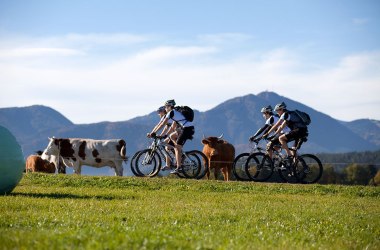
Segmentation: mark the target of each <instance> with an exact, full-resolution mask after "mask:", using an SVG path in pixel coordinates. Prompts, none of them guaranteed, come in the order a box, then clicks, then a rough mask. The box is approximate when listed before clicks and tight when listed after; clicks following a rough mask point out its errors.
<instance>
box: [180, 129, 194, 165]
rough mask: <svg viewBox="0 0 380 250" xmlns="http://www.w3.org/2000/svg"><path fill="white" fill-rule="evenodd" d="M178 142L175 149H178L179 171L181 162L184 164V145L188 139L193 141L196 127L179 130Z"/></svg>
mask: <svg viewBox="0 0 380 250" xmlns="http://www.w3.org/2000/svg"><path fill="white" fill-rule="evenodd" d="M177 135H178V137H177V140H176V143H175V148H176V151H177V152H176V154H177V155H176V159H177V169H179V167H181V162H182V148H183V145H185V143H186V141H187V139H192V138H193V135H194V127H193V126H190V127H184V128H183V129H181V130H179V131H178V132H177Z"/></svg>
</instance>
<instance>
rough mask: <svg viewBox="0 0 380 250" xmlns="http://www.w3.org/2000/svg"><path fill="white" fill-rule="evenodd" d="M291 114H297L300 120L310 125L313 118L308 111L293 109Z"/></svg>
mask: <svg viewBox="0 0 380 250" xmlns="http://www.w3.org/2000/svg"><path fill="white" fill-rule="evenodd" d="M291 114H295V115H296V116H298V119H299V121H300V122H301V123H303V124H304V125H305V126H308V125H310V123H311V119H310V115H309V114H308V113H306V112H303V111H300V110H298V109H296V110H294V111H291Z"/></svg>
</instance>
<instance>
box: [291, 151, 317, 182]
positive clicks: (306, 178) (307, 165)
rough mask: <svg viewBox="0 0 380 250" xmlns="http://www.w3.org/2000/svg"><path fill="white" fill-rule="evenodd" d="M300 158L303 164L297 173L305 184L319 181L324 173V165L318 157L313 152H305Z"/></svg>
mask: <svg viewBox="0 0 380 250" xmlns="http://www.w3.org/2000/svg"><path fill="white" fill-rule="evenodd" d="M299 158H300V159H301V160H302V161H301V160H300V162H301V163H302V165H300V166H299V169H297V171H296V174H297V178H298V179H299V180H300V182H301V183H304V184H311V183H316V182H318V181H319V179H320V178H321V177H322V174H323V166H322V163H321V161H320V160H319V159H318V157H316V156H315V155H312V154H303V155H300V156H299Z"/></svg>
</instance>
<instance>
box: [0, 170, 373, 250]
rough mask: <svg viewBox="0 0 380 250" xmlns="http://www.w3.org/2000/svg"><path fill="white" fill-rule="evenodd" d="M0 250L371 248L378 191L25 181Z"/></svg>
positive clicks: (10, 205)
mask: <svg viewBox="0 0 380 250" xmlns="http://www.w3.org/2000/svg"><path fill="white" fill-rule="evenodd" d="M0 211H1V217H0V249H273V248H278V249H380V188H379V187H367V186H338V185H328V186H323V185H289V184H265V183H245V182H229V183H225V182H221V181H203V180H202V181H195V180H182V179H170V178H153V179H145V178H134V177H90V176H75V175H44V174H28V175H25V176H24V177H23V179H22V181H21V182H20V184H19V185H18V186H17V187H16V189H15V190H14V191H13V193H11V194H10V195H7V196H0Z"/></svg>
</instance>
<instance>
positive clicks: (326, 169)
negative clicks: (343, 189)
mask: <svg viewBox="0 0 380 250" xmlns="http://www.w3.org/2000/svg"><path fill="white" fill-rule="evenodd" d="M338 180H339V176H338V174H337V173H336V172H335V170H334V168H333V166H332V165H331V164H327V165H324V166H323V174H322V177H321V179H320V180H319V182H318V183H320V184H336V183H338Z"/></svg>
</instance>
